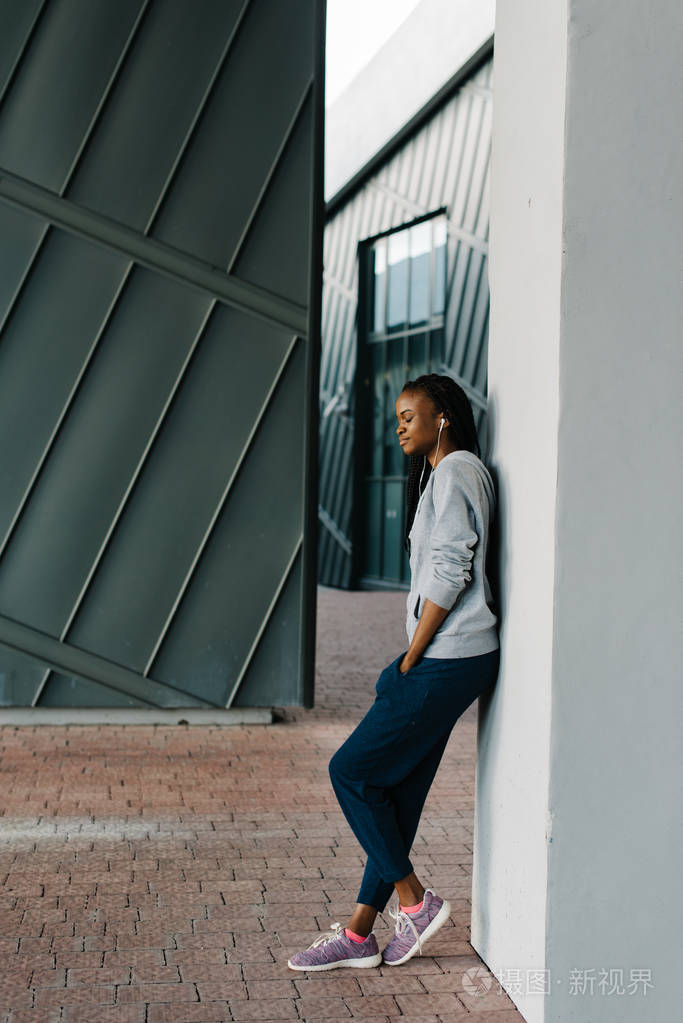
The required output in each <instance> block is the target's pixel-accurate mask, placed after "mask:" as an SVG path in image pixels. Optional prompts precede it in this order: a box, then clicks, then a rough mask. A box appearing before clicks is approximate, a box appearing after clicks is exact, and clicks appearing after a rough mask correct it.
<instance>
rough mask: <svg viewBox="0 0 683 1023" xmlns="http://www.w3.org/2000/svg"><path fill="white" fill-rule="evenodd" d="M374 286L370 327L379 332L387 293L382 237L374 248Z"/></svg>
mask: <svg viewBox="0 0 683 1023" xmlns="http://www.w3.org/2000/svg"><path fill="white" fill-rule="evenodd" d="M373 251H374V257H375V260H374V277H373V280H374V288H373V296H374V298H373V304H374V310H373V317H372V323H373V326H372V329H373V330H374V331H375V333H377V334H379V333H382V332H383V331H384V306H385V302H386V294H387V249H386V244H385V242H384V240H383V239H381V240H380V241H379V242H377V245H376V246H375V248H374V250H373Z"/></svg>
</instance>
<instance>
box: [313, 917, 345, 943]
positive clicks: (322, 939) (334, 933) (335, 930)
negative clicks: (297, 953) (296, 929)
mask: <svg viewBox="0 0 683 1023" xmlns="http://www.w3.org/2000/svg"><path fill="white" fill-rule="evenodd" d="M342 934H343V928H342V925H341V924H340V923H339V922H338V921H336V922H335V923H333V924H332V930H331V931H325V933H324V934H321V935H319V937H317V938H316V939H315V941H314V942H313V944H312V945H309V946H308V947H309V948H317V947H318V945H326V944H327V942H328V941H334V940H335V938H341V936H342Z"/></svg>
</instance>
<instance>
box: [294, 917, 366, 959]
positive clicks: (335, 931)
mask: <svg viewBox="0 0 683 1023" xmlns="http://www.w3.org/2000/svg"><path fill="white" fill-rule="evenodd" d="M381 962H382V953H381V952H380V950H379V945H378V944H377V938H376V937H375V933H374V931H371V932H370V934H368V936H367V938H366V939H365V941H352V940H351V938H349V937H347V935H346V934H345V928H344V927H342V926H341V924H339V923H334V924H332V930H331V931H326V932H325V933H324V934H321V935H319V937H317V938H316V939H315V941H314V942H313V944H312V945H309V947H308V948H307V949H304V951H303V952H296V953H295V954H294V955H293V956H292V957H291V958H290V959H288V960H287V966H289V968H290V970H334V969H336V967H338V966H356V967H358V968H359V969H367V968H369V967H371V966H379V965H380V963H381Z"/></svg>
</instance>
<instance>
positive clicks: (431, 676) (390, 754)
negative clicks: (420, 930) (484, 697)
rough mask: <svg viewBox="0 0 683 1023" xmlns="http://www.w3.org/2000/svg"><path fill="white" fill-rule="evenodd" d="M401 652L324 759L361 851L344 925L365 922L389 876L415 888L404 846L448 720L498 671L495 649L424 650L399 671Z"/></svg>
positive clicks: (391, 883) (378, 906)
mask: <svg viewBox="0 0 683 1023" xmlns="http://www.w3.org/2000/svg"><path fill="white" fill-rule="evenodd" d="M402 658H403V654H401V655H400V656H399V657H398V658H397V659H396V660H395V661H394V662H392V664H391V665H389V666H388V667H387V668H385V669H384V671H383V672H382V674H381V675H380V677H379V680H378V682H377V687H376V690H377V699H376V700H375V703H374V704H373V706H372V707H371V708H370V710H369V711H368V713H367V714H366V715H365V717H364V718H363V720H362V721H361V722H360V724H359V725H358V726H357V728H356V729H355V730H354V731H353V732H352V733H351V735H350V736H349V738H348V739H347V740H346V742H345V743H344V744H343V745H342V746H341V747H340V748H339V750H337V752H336V753H335V755H334V756H333V757H332V759H331V761H330V765H329V770H330V778H331V780H332V785H333V788H334V790H335V793H336V795H337V798H338V800H339V803H340V805H341V807H342V810H343V811H344V814H345V816H346V818H347V821H348V822H349V824H350V826H351V829H352V830H353V831H354V834H355V835H356V837H357V838H358V841H359V842H360V844H361V846H362V847H363V849H364V850H365V852H366V853H367V856H368V862H367V865H366V873H365V876H364V878H363V883H362V885H361V890H360V893H359V897H358V905H357V910H356V912H355V913H354V914H353V916H352V918H351V920H352V922H350V923H349V925H348V926H349V928H350V929H351V930H356V927H357V928H358V931H357V933H359V934H363V933H364V929H365V930H367V929H368V926H369V927H370V928H371V927H372V923H373V922H374V916H375V915H376V913H375V911H381V910H383V909H384V906H385V905H386V903H387V901H388V899H389V897H390V896H391V894H392V892H393V889H394V887H396V882H399V887H400V884H401V882H403V883H404V885H405V886H406V888H405V889H404V890H408V891H410V890H413V891H415V890H416V888H417V889H418V890H419V888H421V885H420V884H419V882H417V884H416V881H417V879H416V878H415V876H414V872H413V866H412V863H411V861H410V858H409V856H408V852H409V850H410V847H411V845H412V841H413V838H414V836H415V832H416V830H417V825H418V823H419V818H420V814H421V812H422V808H423V806H424V802H425V799H426V796H427V793H428V791H429V787H430V785H431V782H432V781H433V778H434V775H435V773H436V770H437V768H438V765H439V762H440V760H441V757H442V755H443V752H444V749H445V746H446V743H447V741H448V737H449V735H450V732H451V730H452V728H453V725H454V724H455V722H456V721H457V719H458V717H460V715H461V714H462V713H463V711H464V710H466V708H467V707H468V706H469V705H470V704H471V703H472V702H473V700H475V699H476V698H477V696H479V695H480V693H481V692H483V691H484V690H485V689H487V688H488V686H489V685H490V684H491V683H492V682H493V681H494V680H495V677H496V674H497V671H498V651H493V652H492V653H491V654H483V655H480V656H479V657H469V658H458V659H449V660H448V661H445V660H443V659H439V658H423V659H422V661H421V662H420V663H419V664H418V665H416V666H415V668H412V669H411V670H410V671H409V672H407V673H406V675H405V676H403V675H401V673H400V672H399V671H398V665H399V663H400V662H401V660H402ZM399 897H401V896H399ZM403 897H405V896H403ZM418 901H419V900H418ZM405 904H407V903H404V905H405ZM354 923H355V924H356V927H354Z"/></svg>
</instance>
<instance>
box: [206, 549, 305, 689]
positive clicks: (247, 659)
mask: <svg viewBox="0 0 683 1023" xmlns="http://www.w3.org/2000/svg"><path fill="white" fill-rule="evenodd" d="M303 542H304V534H303V533H302V534H301V535H300V537H299V539H298V540H297V542H296V546H295V547H294V550H293V552H292V555H291V557H290V559H289V561H288V563H287V567H286V568H285V570H284V572H283V575H282V578H281V579H280V582H279V583H278V586H277V589H276V590H275V593H274V594H273V596H272V599H271V601H270V604H269V605H268V609H267V610H266V613H265V615H264V616H263V621H262V622H261V625H260V626H259V629H258V632H257V633H256V635H255V637H254V640H253V642H252V644H251V646H250V648H249V652H248V654H247V656H246V657H245V659H244V664H243V665H242V667H241V668H240V673H239V675H238V676H237V679H236V680H235V684H234V685H233V687H232V689H231V691H230V695H229V696H228V699H227V702H226V704H225V706H226V707H231V706H232V704H233V702H234V699H235V697H236V696H237V692H238V690H239V688H240V686H241V685H242V680H243V678H244V676H245V674H246V672H247V670H248V668H249V665H250V664H251V662H252V659H253V657H254V654H255V653H256V650H257V648H258V645H259V643H260V642H261V637H262V636H263V633H264V632H265V631H266V627H267V626H268V624H269V622H270V619H271V618H272V615H273V611H274V609H275V605H276V604H277V602H278V599H279V597H280V594H281V593H282V591H283V589H284V587H285V583H286V582H287V580H288V579H289V576H290V573H291V571H292V566H293V565H294V562H295V561H296V559H297V556H298V554H299V551H300V550H301V548H302V546H303Z"/></svg>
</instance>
